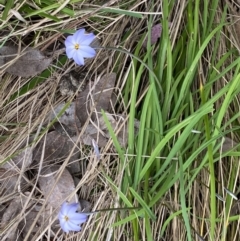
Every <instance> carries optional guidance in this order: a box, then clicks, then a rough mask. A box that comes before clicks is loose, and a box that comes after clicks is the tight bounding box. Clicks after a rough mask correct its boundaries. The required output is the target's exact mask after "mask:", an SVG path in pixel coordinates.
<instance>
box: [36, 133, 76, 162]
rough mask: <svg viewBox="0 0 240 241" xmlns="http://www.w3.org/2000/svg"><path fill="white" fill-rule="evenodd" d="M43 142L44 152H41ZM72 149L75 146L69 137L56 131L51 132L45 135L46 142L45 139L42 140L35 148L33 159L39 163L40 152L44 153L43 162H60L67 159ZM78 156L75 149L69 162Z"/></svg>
mask: <svg viewBox="0 0 240 241" xmlns="http://www.w3.org/2000/svg"><path fill="white" fill-rule="evenodd" d="M45 141H46V143H45V150H43V147H44V142H45ZM74 147H75V144H74V143H73V141H72V140H71V139H70V138H69V137H67V136H64V135H61V134H60V133H58V132H57V131H52V132H50V133H48V134H47V136H46V140H45V138H42V140H41V141H40V142H39V144H38V145H37V147H36V148H35V149H34V152H33V159H34V160H38V161H39V160H40V159H41V156H42V152H43V151H44V158H43V160H44V161H45V162H47V161H56V160H61V159H63V158H66V157H68V155H69V154H70V152H71V151H72V149H73V148H74ZM78 156H79V151H78V150H77V149H75V150H74V155H72V156H71V158H70V161H71V160H76V159H77V158H78Z"/></svg>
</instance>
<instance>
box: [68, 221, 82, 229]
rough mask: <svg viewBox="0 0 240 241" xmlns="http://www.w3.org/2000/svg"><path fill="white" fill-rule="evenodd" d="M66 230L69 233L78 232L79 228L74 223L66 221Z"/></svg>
mask: <svg viewBox="0 0 240 241" xmlns="http://www.w3.org/2000/svg"><path fill="white" fill-rule="evenodd" d="M68 228H69V230H71V231H80V230H81V227H80V226H79V225H77V224H76V223H74V222H71V221H68Z"/></svg>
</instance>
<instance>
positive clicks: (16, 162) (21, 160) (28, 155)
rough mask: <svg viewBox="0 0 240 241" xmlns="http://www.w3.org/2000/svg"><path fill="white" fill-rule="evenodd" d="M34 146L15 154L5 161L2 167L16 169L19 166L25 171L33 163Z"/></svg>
mask: <svg viewBox="0 0 240 241" xmlns="http://www.w3.org/2000/svg"><path fill="white" fill-rule="evenodd" d="M32 155H33V154H32V148H31V147H27V148H25V149H24V150H23V151H21V152H20V153H19V154H18V155H16V156H14V157H13V158H12V159H11V160H9V161H7V162H5V163H4V164H3V165H2V167H3V168H5V169H8V170H14V169H16V167H17V168H19V169H21V171H24V170H25V169H26V168H27V167H29V166H30V165H31V163H32Z"/></svg>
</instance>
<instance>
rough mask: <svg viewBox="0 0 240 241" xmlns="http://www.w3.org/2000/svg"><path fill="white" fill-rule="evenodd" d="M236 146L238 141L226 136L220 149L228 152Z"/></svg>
mask: <svg viewBox="0 0 240 241" xmlns="http://www.w3.org/2000/svg"><path fill="white" fill-rule="evenodd" d="M235 146H237V143H236V142H235V141H234V140H232V139H231V138H229V137H224V142H223V144H222V146H221V147H220V150H221V151H223V152H227V151H230V150H231V149H233V148H234V147H235Z"/></svg>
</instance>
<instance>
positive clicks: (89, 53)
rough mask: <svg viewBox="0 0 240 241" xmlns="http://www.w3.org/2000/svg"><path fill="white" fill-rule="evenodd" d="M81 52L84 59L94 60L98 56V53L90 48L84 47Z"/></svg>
mask: <svg viewBox="0 0 240 241" xmlns="http://www.w3.org/2000/svg"><path fill="white" fill-rule="evenodd" d="M80 52H81V55H82V57H84V58H93V57H94V56H95V55H96V51H95V50H94V49H93V48H92V47H90V46H82V47H81V48H80Z"/></svg>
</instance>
